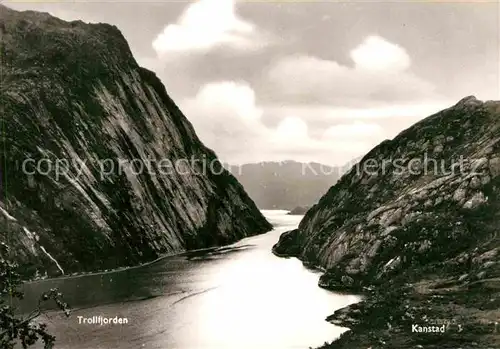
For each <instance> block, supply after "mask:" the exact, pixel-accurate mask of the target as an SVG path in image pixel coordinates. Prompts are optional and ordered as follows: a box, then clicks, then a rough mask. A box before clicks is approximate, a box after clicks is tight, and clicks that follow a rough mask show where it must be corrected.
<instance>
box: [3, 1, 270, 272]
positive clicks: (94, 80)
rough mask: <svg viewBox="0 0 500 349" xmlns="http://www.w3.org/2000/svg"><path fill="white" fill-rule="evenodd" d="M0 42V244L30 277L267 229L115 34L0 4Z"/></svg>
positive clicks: (123, 262) (137, 259)
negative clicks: (0, 112) (35, 274)
mask: <svg viewBox="0 0 500 349" xmlns="http://www.w3.org/2000/svg"><path fill="white" fill-rule="evenodd" d="M0 34H1V36H2V40H1V45H2V47H1V55H2V57H1V71H2V83H1V86H0V94H1V95H0V98H1V105H2V119H3V120H2V138H3V139H2V144H3V147H2V150H1V151H0V153H1V157H2V171H1V172H2V190H1V191H2V196H1V197H0V234H1V235H0V241H1V242H3V243H5V244H7V245H9V246H10V247H11V249H10V250H11V253H12V254H14V258H15V259H16V260H17V261H18V262H20V263H21V264H23V265H24V267H25V270H26V271H27V272H26V273H27V274H28V275H32V274H34V273H35V271H38V272H40V273H43V272H48V273H49V274H53V275H57V274H60V273H62V272H64V273H66V274H67V273H72V272H77V271H94V270H102V269H109V268H114V267H120V266H130V265H136V264H138V263H141V262H145V261H150V260H153V259H155V258H156V257H158V256H160V255H163V254H169V253H173V252H177V251H183V250H186V249H197V248H203V247H209V246H215V245H222V244H227V243H231V242H234V241H235V240H238V239H241V238H243V237H245V236H249V235H254V234H259V233H263V232H266V231H268V230H270V229H271V226H270V224H269V223H268V222H267V221H266V220H265V218H264V217H263V216H262V215H261V213H260V212H259V211H258V209H257V207H256V206H255V204H254V203H253V202H252V200H251V199H250V198H249V197H248V196H247V194H246V193H245V191H244V190H243V187H242V186H241V185H240V184H239V183H238V181H237V180H236V179H235V178H234V177H233V176H232V175H231V174H229V173H228V172H227V171H225V170H223V169H222V167H221V165H220V163H219V162H218V160H217V158H216V155H215V154H214V152H213V151H211V150H210V149H208V148H206V147H205V146H204V145H203V144H202V143H201V142H200V140H199V139H198V138H197V136H196V133H195V131H194V130H193V127H192V125H191V124H190V123H189V121H188V120H187V119H186V118H185V117H184V115H183V114H182V112H181V111H180V110H179V109H178V108H177V106H176V105H175V103H174V102H173V101H172V100H171V99H170V97H169V96H168V94H167V92H166V90H165V87H164V86H163V84H162V83H161V82H160V80H159V79H158V78H157V77H156V76H155V74H154V73H152V72H151V71H148V70H146V69H144V68H141V67H139V66H138V64H137V63H136V61H135V60H134V58H133V56H132V53H131V51H130V49H129V47H128V44H127V42H126V40H125V39H124V37H123V36H122V34H121V33H120V31H119V30H118V29H117V28H116V27H114V26H111V25H107V24H85V23H83V22H81V21H74V22H65V21H62V20H60V19H57V18H55V17H52V16H50V15H49V14H46V13H38V12H32V11H26V12H17V11H13V10H11V9H8V8H6V7H4V6H1V5H0Z"/></svg>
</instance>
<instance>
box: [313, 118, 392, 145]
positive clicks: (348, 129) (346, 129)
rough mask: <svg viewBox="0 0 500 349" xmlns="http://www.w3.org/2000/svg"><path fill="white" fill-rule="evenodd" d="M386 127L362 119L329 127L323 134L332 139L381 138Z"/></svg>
mask: <svg viewBox="0 0 500 349" xmlns="http://www.w3.org/2000/svg"><path fill="white" fill-rule="evenodd" d="M383 134H384V129H383V128H382V127H381V126H380V125H377V124H369V123H365V122H361V121H355V122H352V123H348V124H339V125H334V126H331V127H329V128H328V129H327V130H326V131H325V132H324V134H323V136H324V137H325V138H331V139H343V140H345V139H347V140H349V139H353V138H362V139H367V138H372V139H373V138H375V139H377V138H379V139H380V138H381V137H382V136H383Z"/></svg>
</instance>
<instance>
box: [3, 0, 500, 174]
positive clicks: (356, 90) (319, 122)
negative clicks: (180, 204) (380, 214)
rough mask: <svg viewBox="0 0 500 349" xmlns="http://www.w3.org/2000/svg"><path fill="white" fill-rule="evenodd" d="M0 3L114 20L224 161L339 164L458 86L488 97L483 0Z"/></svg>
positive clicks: (438, 106)
mask: <svg viewBox="0 0 500 349" xmlns="http://www.w3.org/2000/svg"><path fill="white" fill-rule="evenodd" d="M4 3H5V4H7V5H8V6H10V7H12V8H15V9H18V10H27V9H30V10H38V11H44V12H49V13H51V14H53V15H54V16H57V17H60V18H62V19H65V20H75V19H81V20H83V21H85V22H106V23H110V24H114V25H116V26H117V27H118V28H119V29H120V30H121V31H122V33H123V35H124V36H125V38H126V39H127V40H128V42H129V45H130V47H131V49H132V52H133V53H134V56H135V58H136V60H137V61H138V62H139V64H141V65H142V66H144V67H146V68H149V69H151V70H153V71H155V72H156V73H157V75H158V76H159V77H160V79H161V80H162V81H163V83H164V84H165V86H166V88H167V91H168V93H169V94H170V96H171V97H172V98H173V99H174V100H175V101H176V103H177V104H178V105H179V107H180V108H181V110H182V111H183V112H184V114H185V115H186V117H187V118H188V119H189V120H190V121H191V123H192V124H193V126H194V128H195V130H196V132H197V134H198V136H199V137H200V139H201V140H202V141H203V142H204V143H205V144H206V145H207V146H208V147H210V148H212V149H214V150H215V152H216V153H217V154H218V156H219V158H221V160H223V161H225V162H229V163H232V164H241V163H248V162H260V161H280V160H296V161H303V162H311V161H315V162H321V163H325V164H330V165H342V164H345V163H347V162H349V161H351V160H352V159H355V158H357V157H359V156H362V155H363V154H365V153H366V152H368V151H369V150H370V149H372V148H373V147H374V146H376V145H377V144H379V143H380V142H382V141H383V140H385V139H391V138H394V137H395V136H396V135H397V134H398V133H399V132H401V131H402V130H404V129H406V128H408V127H410V126H411V125H412V124H414V123H415V122H416V121H418V120H420V119H422V118H424V117H426V116H429V115H431V114H433V113H435V112H437V111H439V110H442V109H444V108H447V107H449V106H451V105H453V104H455V103H456V102H457V101H458V100H460V99H461V98H463V97H465V96H469V95H475V96H476V97H477V98H479V99H482V100H490V99H495V100H499V99H500V92H499V90H500V72H499V69H500V26H499V17H500V10H499V5H498V2H496V1H491V2H469V3H467V2H461V1H455V2H431V1H412V2H408V1H384V2H380V1H371V2H370V1H366V0H365V1H350V2H331V1H310V0H305V1H274V2H270V1H262V0H261V1H238V0H198V1H191V2H189V1H182V0H173V1H158V0H157V1H154V2H153V1H140V2H139V1H136V2H132V1H121V2H117V1H107V2H103V1H101V2H98V1H85V2H78V1H76V2H75V1H72V2H65V1H56V2H53V1H52V2H40V1H31V2H20V1H11V2H9V1H6V2H4Z"/></svg>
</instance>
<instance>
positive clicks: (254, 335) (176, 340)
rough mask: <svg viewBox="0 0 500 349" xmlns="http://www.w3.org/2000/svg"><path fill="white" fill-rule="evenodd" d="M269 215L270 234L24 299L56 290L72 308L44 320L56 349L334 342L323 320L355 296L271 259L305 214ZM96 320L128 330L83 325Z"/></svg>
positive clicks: (293, 262)
mask: <svg viewBox="0 0 500 349" xmlns="http://www.w3.org/2000/svg"><path fill="white" fill-rule="evenodd" d="M264 214H265V215H266V217H267V219H268V220H269V221H270V222H271V223H272V224H273V225H274V227H275V229H274V230H273V231H271V232H269V233H267V234H264V235H259V236H255V237H250V238H246V239H244V240H241V241H239V242H238V243H236V244H234V245H231V246H228V247H225V248H219V249H215V250H212V251H205V252H203V253H201V252H200V253H191V254H186V255H180V256H175V257H168V258H165V259H162V260H160V261H157V262H155V263H153V264H150V265H147V266H144V267H140V268H134V269H129V270H122V271H117V272H112V273H107V274H101V275H85V276H80V277H74V278H66V279H64V281H63V280H62V279H52V280H44V281H39V282H35V283H30V284H27V285H25V291H26V295H27V298H28V299H27V300H28V301H30V298H31V299H34V297H35V295H39V294H40V293H41V292H43V291H45V290H48V289H49V288H51V287H59V288H60V290H61V292H62V293H63V294H64V296H65V300H67V301H68V303H70V305H71V306H72V307H73V308H74V310H73V312H72V315H71V317H70V318H65V317H64V316H63V315H61V314H59V313H50V314H48V315H47V316H44V317H43V318H42V319H41V320H42V321H44V322H46V323H47V324H48V325H49V329H50V331H51V333H54V334H55V335H56V337H57V341H56V349H57V348H59V349H109V348H120V349H127V348H130V349H137V348H147V349H153V348H154V349H170V348H172V349H224V348H227V349H234V348H248V349H257V348H259V349H266V348H268V349H292V348H303V349H305V348H308V347H315V346H319V345H321V344H323V343H324V342H325V341H331V340H333V339H335V338H336V337H338V336H339V335H340V334H341V333H342V332H344V331H346V329H345V328H340V327H337V326H334V325H332V324H330V323H328V322H326V321H325V318H326V316H328V315H330V314H332V313H333V312H334V311H335V310H336V309H339V308H342V307H344V306H346V305H348V304H351V303H355V302H357V301H359V297H357V296H354V295H352V296H350V295H340V294H335V293H332V292H328V291H326V290H323V289H321V288H319V287H318V286H317V283H318V278H319V276H320V274H319V273H318V272H315V271H312V270H309V269H306V268H305V267H304V266H303V265H302V263H301V262H300V261H299V260H297V259H295V258H289V259H285V258H278V257H276V256H274V255H273V254H272V252H271V248H272V246H273V244H275V243H276V241H277V240H278V238H279V236H280V234H281V233H283V232H284V231H287V230H290V229H293V228H295V227H296V226H297V225H298V223H299V221H300V219H301V218H302V216H290V215H287V214H286V211H264ZM92 317H94V322H99V321H100V320H99V317H102V318H115V317H118V318H119V319H122V321H125V320H126V321H127V322H128V323H127V324H121V325H120V324H106V325H101V324H99V323H93V324H92V323H91V324H89V323H83V322H84V320H83V319H84V318H85V319H87V318H92Z"/></svg>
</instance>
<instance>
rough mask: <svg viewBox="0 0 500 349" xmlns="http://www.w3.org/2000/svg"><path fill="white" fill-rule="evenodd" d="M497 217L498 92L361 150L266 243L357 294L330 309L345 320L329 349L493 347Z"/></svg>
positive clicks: (325, 281)
mask: <svg viewBox="0 0 500 349" xmlns="http://www.w3.org/2000/svg"><path fill="white" fill-rule="evenodd" d="M384 164H385V166H384ZM499 221H500V102H495V101H488V102H481V101H479V100H477V99H476V98H474V97H467V98H464V99H463V100H461V101H460V102H458V103H457V104H456V105H455V106H452V107H450V108H448V109H445V110H443V111H441V112H438V113H436V114H434V115H432V116H430V117H428V118H426V119H424V120H422V121H420V122H419V123H417V124H415V125H414V126H412V127H411V128H409V129H407V130H405V131H403V132H401V133H400V134H399V135H398V136H397V137H396V138H394V139H393V140H387V141H384V142H382V143H381V144H380V145H379V146H377V147H376V148H374V149H373V150H372V151H370V152H369V153H368V154H367V155H366V156H365V157H364V158H363V159H362V160H361V161H360V162H359V163H358V164H356V165H355V166H354V167H353V168H352V169H351V170H350V171H349V172H348V173H347V174H346V175H344V176H343V177H342V178H341V179H340V180H339V181H338V183H337V184H336V185H335V186H333V187H332V188H330V190H329V191H328V193H327V194H326V195H324V196H323V197H322V198H321V199H320V200H319V202H318V203H317V204H316V205H314V206H313V207H312V208H311V209H310V210H309V211H308V212H307V213H306V215H305V217H304V219H303V220H302V221H301V223H300V225H299V228H298V229H296V230H294V231H290V232H288V233H285V234H283V235H282V236H281V238H280V241H279V243H278V244H276V245H275V247H274V252H275V253H276V254H278V255H282V256H283V255H286V256H297V257H298V258H300V259H301V260H303V261H304V262H305V263H308V264H311V265H314V266H318V267H321V268H323V269H324V270H325V274H324V275H322V277H321V278H320V286H322V287H325V288H328V289H334V290H348V291H351V292H352V291H355V292H363V293H366V294H367V296H368V297H367V300H366V301H365V302H363V303H361V304H357V305H353V306H351V307H349V308H347V309H343V310H341V311H338V312H336V314H335V315H333V316H332V317H331V318H330V320H331V321H333V322H334V323H337V324H340V325H343V326H346V327H349V328H351V329H352V330H353V331H351V332H349V334H346V335H345V336H344V337H343V338H342V339H341V340H340V341H339V342H337V343H335V344H332V346H331V347H332V348H361V347H372V348H382V347H383V348H415V347H419V348H458V347H462V348H469V347H470V348H472V347H481V348H488V347H491V348H493V347H498V345H500V342H499V337H500V336H498V334H495V331H497V330H498V329H497V327H496V326H497V325H495V321H498V318H499V316H500V313H499V311H498V308H500V292H499V290H500V263H499V259H500V251H499V247H500V234H499V230H498V227H499V226H498V222H499ZM444 323H446V332H445V333H444V334H443V333H434V334H422V333H414V332H412V326H413V325H414V324H419V325H422V326H425V325H429V326H431V325H436V326H437V325H438V324H439V326H441V325H443V324H444ZM497 333H498V332H497Z"/></svg>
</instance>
